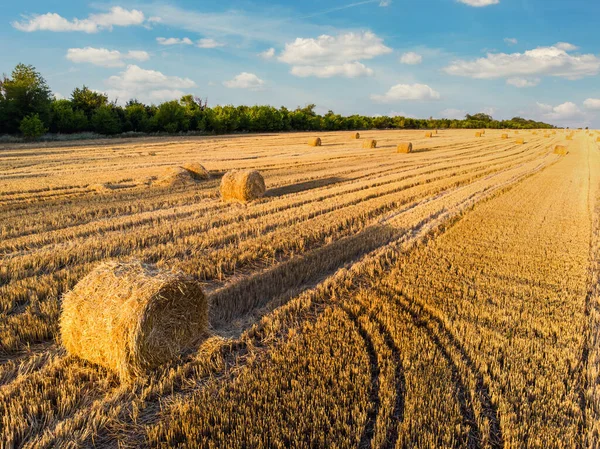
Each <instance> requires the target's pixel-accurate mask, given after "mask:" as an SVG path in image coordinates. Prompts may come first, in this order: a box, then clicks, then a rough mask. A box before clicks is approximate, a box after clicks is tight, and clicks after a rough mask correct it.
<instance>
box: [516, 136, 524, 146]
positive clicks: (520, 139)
mask: <svg viewBox="0 0 600 449" xmlns="http://www.w3.org/2000/svg"><path fill="white" fill-rule="evenodd" d="M515 143H516V144H517V145H523V144H524V143H525V139H524V138H523V137H519V138H518V139H517V140H515Z"/></svg>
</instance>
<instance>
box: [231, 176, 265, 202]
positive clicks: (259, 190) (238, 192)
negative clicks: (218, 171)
mask: <svg viewBox="0 0 600 449" xmlns="http://www.w3.org/2000/svg"><path fill="white" fill-rule="evenodd" d="M265 190H266V187H265V180H264V178H263V177H262V175H261V174H260V173H259V172H257V171H256V170H231V171H228V172H227V173H225V175H224V176H223V178H222V179H221V197H222V198H223V199H224V200H225V201H251V200H254V199H257V198H262V197H263V196H264V194H265Z"/></svg>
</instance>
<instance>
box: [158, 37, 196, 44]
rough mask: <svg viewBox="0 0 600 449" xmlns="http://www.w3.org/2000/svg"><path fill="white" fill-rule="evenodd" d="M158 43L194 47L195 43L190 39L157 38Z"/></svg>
mask: <svg viewBox="0 0 600 449" xmlns="http://www.w3.org/2000/svg"><path fill="white" fill-rule="evenodd" d="M156 42H158V43H159V44H160V45H192V44H193V42H192V40H191V39H190V38H189V37H184V38H178V37H169V38H166V37H157V38H156Z"/></svg>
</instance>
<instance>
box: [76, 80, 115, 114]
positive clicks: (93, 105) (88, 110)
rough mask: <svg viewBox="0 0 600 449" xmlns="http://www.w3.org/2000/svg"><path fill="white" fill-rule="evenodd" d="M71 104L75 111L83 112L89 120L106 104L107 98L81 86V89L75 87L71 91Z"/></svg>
mask: <svg viewBox="0 0 600 449" xmlns="http://www.w3.org/2000/svg"><path fill="white" fill-rule="evenodd" d="M71 102H72V103H73V108H74V109H75V110H79V111H83V113H84V114H85V115H86V117H87V118H88V119H91V118H92V116H93V115H94V112H95V111H96V110H97V109H99V108H100V107H101V106H105V105H107V104H108V97H107V96H106V95H104V94H102V93H100V92H95V91H93V90H91V89H90V88H88V87H86V86H83V87H82V88H81V89H80V88H79V87H76V88H75V89H74V90H73V93H71Z"/></svg>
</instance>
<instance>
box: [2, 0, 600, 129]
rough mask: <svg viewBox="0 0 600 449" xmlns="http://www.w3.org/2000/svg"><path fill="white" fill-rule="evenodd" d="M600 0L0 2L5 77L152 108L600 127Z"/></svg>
mask: <svg viewBox="0 0 600 449" xmlns="http://www.w3.org/2000/svg"><path fill="white" fill-rule="evenodd" d="M599 15H600V2H597V1H593V0H570V1H569V2H566V1H564V0H421V1H416V0H373V1H354V2H353V1H350V0H330V1H315V0H305V1H302V2H291V1H287V2H284V1H273V0H269V1H267V0H260V1H258V0H255V1H238V0H236V1H234V0H222V1H220V2H208V1H191V0H175V1H169V2H166V1H160V0H158V1H149V2H144V1H135V2H130V1H120V2H119V1H117V2H112V3H104V2H90V3H84V2H76V1H68V0H44V1H42V0H26V1H22V2H10V3H9V4H6V5H3V14H2V19H3V21H4V23H3V24H2V26H1V27H0V39H1V42H2V43H1V44H0V61H1V63H0V70H1V71H2V72H5V73H10V71H11V70H12V68H13V67H14V66H15V65H16V64H17V63H19V62H23V63H27V64H33V65H34V66H36V68H37V69H38V70H40V71H41V72H42V74H43V75H44V76H45V77H46V79H47V81H48V83H49V84H50V87H51V88H52V90H53V92H55V93H56V94H57V96H65V97H68V96H69V95H70V93H71V91H72V90H73V88H75V87H77V86H81V85H82V84H86V85H87V86H89V87H91V88H93V89H95V90H98V91H102V92H106V93H107V94H108V95H109V96H110V98H111V99H118V101H119V102H120V103H124V102H125V101H127V100H128V99H129V98H131V97H135V98H138V99H140V100H142V101H145V102H153V103H159V102H162V101H165V100H170V99H173V98H178V97H179V96H180V95H182V94H184V93H193V94H195V95H198V96H201V97H207V98H208V101H209V104H211V105H215V104H235V105H237V104H271V105H274V106H281V105H283V106H287V107H290V108H295V107H296V106H304V105H306V104H309V103H315V104H316V105H317V110H318V111H319V112H326V111H327V110H328V109H333V110H334V111H336V112H338V113H342V114H353V113H360V114H365V115H381V114H387V115H394V114H402V115H408V116H414V117H429V116H433V117H448V118H455V117H457V118H458V117H462V116H464V114H465V113H466V112H469V113H475V112H480V111H484V112H488V113H491V114H492V115H493V116H494V117H495V118H511V117H513V116H516V115H520V116H526V117H529V118H535V119H540V120H545V121H549V122H551V123H555V124H558V125H564V126H588V125H589V126H591V127H596V128H600V84H599V83H598V74H599V73H600V35H599V33H598V32H597V25H596V22H597V17H599Z"/></svg>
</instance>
